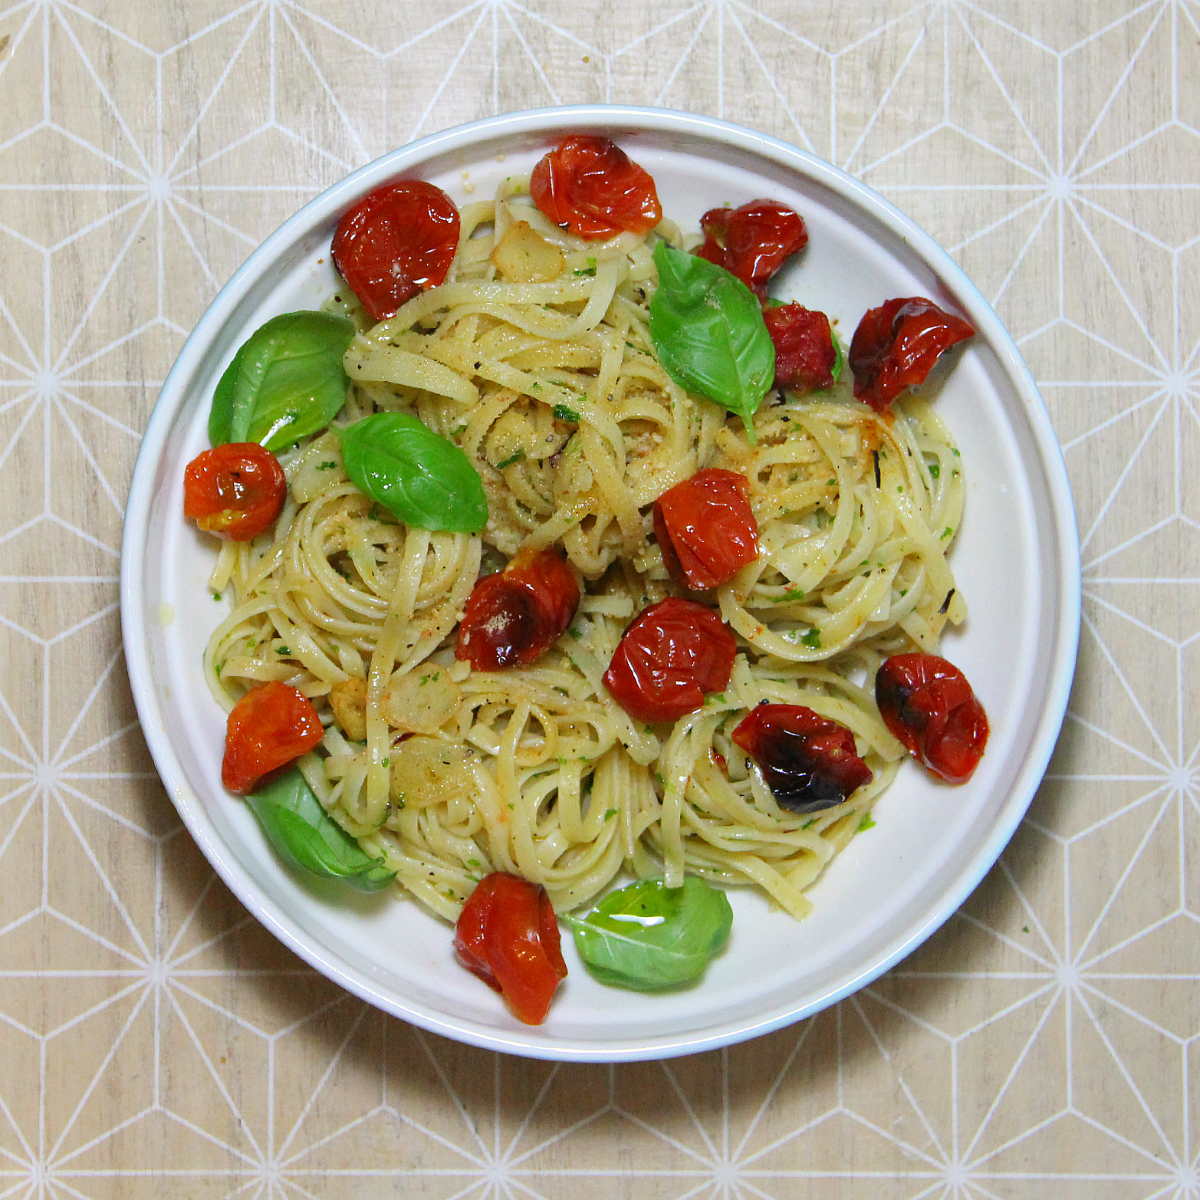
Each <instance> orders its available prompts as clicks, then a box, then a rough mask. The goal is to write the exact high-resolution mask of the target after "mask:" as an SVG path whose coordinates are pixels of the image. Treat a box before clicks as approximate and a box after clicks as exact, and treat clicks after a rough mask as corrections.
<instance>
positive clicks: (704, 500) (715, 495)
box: [654, 467, 758, 592]
mask: <svg viewBox="0 0 1200 1200" xmlns="http://www.w3.org/2000/svg"><path fill="white" fill-rule="evenodd" d="M654 534H655V536H656V537H657V538H658V545H659V548H660V549H661V550H662V556H663V563H664V564H665V566H666V568H667V570H668V571H669V572H670V573H671V578H672V579H674V580H675V582H676V583H677V584H679V586H680V587H684V588H689V589H690V590H691V591H693V592H701V591H704V590H705V589H706V588H714V587H718V586H720V585H721V584H722V583H725V582H726V580H729V579H732V578H733V577H734V576H735V575H736V574H737V573H738V572H739V571H740V570H741V569H742V568H743V567H744V566H745V565H746V564H747V563H751V562H753V561H754V560H755V559H756V558H757V557H758V522H757V521H755V519H754V513H752V512H751V511H750V502H749V501H748V500H747V499H746V477H745V476H744V475H739V474H738V473H737V472H736V471H723V470H721V469H720V468H717V467H711V468H709V469H707V470H704V471H697V472H696V474H695V475H693V476H692V477H691V478H690V479H685V480H684V481H683V482H682V483H677V484H676V485H675V486H674V487H673V488H670V489H669V490H667V491H665V492H663V494H662V495H661V496H659V498H658V499H657V500H656V501H655V504H654Z"/></svg>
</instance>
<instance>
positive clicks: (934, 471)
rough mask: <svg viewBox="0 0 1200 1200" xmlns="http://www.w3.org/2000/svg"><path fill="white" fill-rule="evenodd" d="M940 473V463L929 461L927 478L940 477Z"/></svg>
mask: <svg viewBox="0 0 1200 1200" xmlns="http://www.w3.org/2000/svg"><path fill="white" fill-rule="evenodd" d="M941 474H942V464H941V463H930V464H929V478H930V479H938V478H940V477H941Z"/></svg>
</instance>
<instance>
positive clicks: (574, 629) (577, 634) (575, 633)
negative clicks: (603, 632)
mask: <svg viewBox="0 0 1200 1200" xmlns="http://www.w3.org/2000/svg"><path fill="white" fill-rule="evenodd" d="M567 632H568V633H569V634H570V635H571V636H572V637H573V638H574V639H575V640H576V641H577V642H578V641H581V640H582V638H583V630H582V629H580V628H579V626H578V625H572V626H571V628H570V629H568V630H567Z"/></svg>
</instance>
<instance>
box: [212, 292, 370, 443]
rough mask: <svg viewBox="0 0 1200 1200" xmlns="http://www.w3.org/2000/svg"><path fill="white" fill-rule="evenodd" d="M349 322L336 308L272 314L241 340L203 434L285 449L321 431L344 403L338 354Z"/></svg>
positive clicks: (349, 334)
mask: <svg viewBox="0 0 1200 1200" xmlns="http://www.w3.org/2000/svg"><path fill="white" fill-rule="evenodd" d="M353 339H354V322H353V321H351V320H349V319H348V318H347V317H339V316H336V315H335V314H334V313H324V312H294V313H284V314H283V315H282V316H278V317H272V318H271V319H270V320H269V321H268V322H267V323H266V324H265V325H262V326H260V327H259V328H258V329H256V330H255V331H254V333H252V334H251V335H250V337H249V338H248V339H247V340H246V341H245V342H244V343H243V344H242V346H241V347H240V349H239V350H238V352H237V353H236V354H235V355H234V356H233V361H232V362H231V363H230V364H229V366H228V367H226V368H225V373H224V374H223V375H222V376H221V378H220V380H219V381H218V383H217V387H216V390H215V392H214V393H213V404H212V412H211V414H210V415H209V418H208V438H209V441H211V442H212V444H213V445H214V446H219V445H221V444H222V443H223V442H261V443H262V444H263V445H264V446H266V447H267V449H269V450H279V449H281V448H282V447H284V446H290V445H291V444H292V443H293V442H296V441H299V440H300V438H302V437H308V435H309V434H312V433H317V432H318V431H320V430H322V429H324V428H325V426H326V425H328V424H329V422H330V421H332V420H333V418H334V417H335V416H337V414H338V413H339V412H340V411H341V407H342V405H343V404H344V403H345V402H346V372H345V371H344V370H343V369H342V356H343V355H344V354H345V353H346V348H347V347H348V346H349V345H350V343H351V341H352V340H353Z"/></svg>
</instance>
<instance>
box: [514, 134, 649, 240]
mask: <svg viewBox="0 0 1200 1200" xmlns="http://www.w3.org/2000/svg"><path fill="white" fill-rule="evenodd" d="M529 194H530V196H532V198H533V202H534V204H536V205H537V206H538V208H539V209H541V211H542V212H543V213H544V214H545V215H546V216H547V217H548V218H549V219H550V220H551V221H553V222H554V223H555V224H556V225H559V226H561V227H562V228H563V229H565V230H567V231H568V232H569V233H573V234H576V235H577V236H578V237H581V238H584V239H586V240H588V241H599V240H601V239H603V238H610V237H615V236H616V235H617V234H618V233H622V232H629V233H649V232H650V230H651V229H653V228H654V227H655V225H657V224H658V223H659V221H661V220H662V205H661V204H660V203H659V200H658V190H657V189H656V188H655V186H654V180H653V178H652V177H651V176H650V174H649V173H648V172H647V171H645V170H643V169H642V168H641V167H640V166H638V164H637V163H635V162H634V161H633V160H632V159H631V158H630V157H629V156H628V155H627V154H626V153H625V151H624V150H622V149H621V148H620V147H619V146H618V145H616V143H615V142H612V141H610V140H609V139H608V138H602V137H591V136H586V135H576V136H574V137H569V138H564V139H563V140H562V141H561V142H559V144H558V145H557V146H556V147H555V148H554V149H553V150H551V151H550V153H549V154H547V155H546V156H545V157H544V158H542V159H541V160H540V161H539V162H538V164H537V166H535V167H534V168H533V174H532V175H531V176H530V179H529Z"/></svg>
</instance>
